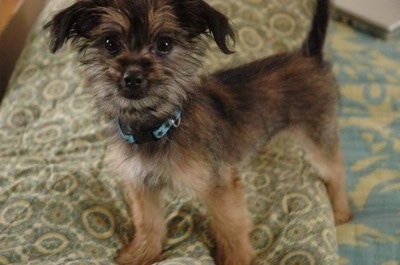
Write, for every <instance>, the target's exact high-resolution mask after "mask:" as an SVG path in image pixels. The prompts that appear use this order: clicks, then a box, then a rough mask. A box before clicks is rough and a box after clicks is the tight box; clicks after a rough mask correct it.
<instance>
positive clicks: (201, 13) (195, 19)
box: [175, 0, 235, 54]
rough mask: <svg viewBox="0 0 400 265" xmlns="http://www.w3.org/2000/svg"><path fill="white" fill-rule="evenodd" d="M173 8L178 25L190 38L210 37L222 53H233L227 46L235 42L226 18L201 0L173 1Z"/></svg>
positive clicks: (233, 33) (232, 31)
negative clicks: (179, 24)
mask: <svg viewBox="0 0 400 265" xmlns="http://www.w3.org/2000/svg"><path fill="white" fill-rule="evenodd" d="M175 7H176V12H177V15H178V17H179V20H180V23H181V25H182V27H183V28H184V29H186V30H187V31H188V32H189V34H190V37H197V36H198V35H200V34H204V35H206V36H209V37H212V38H213V39H214V41H215V42H216V43H217V45H218V47H219V48H220V50H221V51H222V52H224V53H226V54H230V53H232V52H233V51H231V49H230V48H229V46H231V45H232V44H234V42H235V32H234V30H233V29H232V26H231V23H230V22H229V20H228V18H227V17H226V16H224V15H223V14H222V13H220V12H219V11H217V10H215V9H214V8H212V7H211V6H210V5H208V4H207V3H206V2H204V1H203V0H175ZM230 42H232V43H230Z"/></svg>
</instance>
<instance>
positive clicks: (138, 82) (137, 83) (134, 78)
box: [124, 71, 146, 89]
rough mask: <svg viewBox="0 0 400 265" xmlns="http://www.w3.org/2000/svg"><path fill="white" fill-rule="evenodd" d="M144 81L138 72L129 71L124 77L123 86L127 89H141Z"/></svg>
mask: <svg viewBox="0 0 400 265" xmlns="http://www.w3.org/2000/svg"><path fill="white" fill-rule="evenodd" d="M145 81H146V80H145V78H144V75H143V73H142V72H140V71H129V72H127V73H125V75H124V82H125V86H126V87H127V88H129V89H137V88H142V87H143V86H144V84H145Z"/></svg>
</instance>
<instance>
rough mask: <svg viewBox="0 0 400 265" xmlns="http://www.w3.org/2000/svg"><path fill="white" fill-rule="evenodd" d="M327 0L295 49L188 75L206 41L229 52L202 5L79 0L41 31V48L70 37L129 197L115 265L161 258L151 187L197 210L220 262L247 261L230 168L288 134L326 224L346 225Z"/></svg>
mask: <svg viewBox="0 0 400 265" xmlns="http://www.w3.org/2000/svg"><path fill="white" fill-rule="evenodd" d="M328 17H329V1H328V0H318V2H317V5H316V11H315V16H314V18H313V22H312V26H311V30H310V33H309V35H308V37H307V38H306V40H305V41H304V44H303V46H302V48H301V49H299V50H296V51H293V52H290V53H283V54H279V55H275V56H272V57H269V58H265V59H262V60H258V61H255V62H253V63H250V64H247V65H244V66H241V67H238V68H234V69H229V70H224V71H220V72H217V73H214V74H212V75H205V76H203V75H199V69H200V67H201V65H202V64H201V61H202V56H203V54H204V51H205V50H206V49H207V38H205V37H204V36H208V37H210V38H212V39H213V40H214V41H215V42H216V44H217V45H218V47H219V48H220V50H221V51H222V52H224V53H226V54H229V53H231V50H230V48H229V47H230V45H229V44H230V42H232V41H233V39H234V32H233V30H232V28H231V26H230V23H229V21H228V19H227V18H226V17H225V16H224V15H222V14H221V13H220V12H218V11H216V10H215V9H213V8H212V7H210V6H209V5H208V4H207V3H205V2H204V1H202V0H135V1H134V0H112V1H110V0H79V1H77V2H76V3H74V4H73V5H72V6H70V7H68V8H66V9H64V10H62V11H60V12H59V13H58V14H56V15H55V16H54V17H53V18H52V19H51V20H50V21H49V22H48V23H47V24H46V26H45V28H46V30H47V31H49V32H50V36H51V47H52V51H53V52H56V51H57V50H58V49H60V48H61V47H62V46H63V44H64V43H65V42H67V41H68V40H71V41H72V43H73V44H74V47H75V48H76V49H77V51H78V52H79V54H80V59H81V62H82V65H83V73H84V77H85V80H86V84H87V87H88V88H89V89H90V91H91V93H92V94H93V97H94V99H95V102H96V104H97V106H98V107H99V109H100V110H101V111H102V112H104V113H105V114H106V115H107V116H108V118H109V124H110V132H111V139H112V142H111V144H110V146H109V148H110V157H111V158H112V159H113V161H114V162H115V166H116V169H117V170H118V171H119V173H120V174H121V175H122V176H123V177H124V180H125V185H124V187H125V188H126V189H127V191H128V194H129V196H130V199H131V200H132V221H133V223H134V225H135V228H136V233H135V235H134V237H133V241H132V242H131V243H130V244H128V245H127V246H126V247H125V248H124V249H122V250H121V251H120V253H119V257H118V260H117V261H118V262H119V263H120V264H133V265H148V264H151V263H153V262H155V261H157V260H158V259H159V258H160V254H161V251H162V244H163V240H164V238H165V235H166V228H165V224H164V220H163V211H162V203H161V195H160V193H161V191H162V190H163V189H164V188H172V189H176V190H179V191H186V192H191V193H193V194H194V195H195V196H197V197H198V198H201V199H202V200H203V201H204V203H205V204H206V205H207V207H208V209H209V212H210V215H211V218H212V227H213V232H214V235H215V241H216V253H217V254H216V258H215V259H216V262H217V264H220V265H222V264H223V265H248V264H250V263H251V262H252V260H253V258H254V256H255V252H254V251H253V249H252V247H251V244H250V242H249V232H250V230H251V225H250V222H249V220H248V217H247V215H246V206H245V203H244V200H243V191H242V186H241V182H240V179H239V177H238V175H237V173H236V170H235V165H237V164H238V163H239V162H240V161H241V160H242V158H243V157H245V156H246V153H247V152H248V151H250V150H251V149H253V148H254V146H256V143H258V142H260V141H261V142H265V141H267V140H268V139H270V138H271V137H272V136H274V135H275V134H277V133H278V132H281V131H290V132H291V135H293V136H294V137H295V138H296V139H297V140H299V143H300V144H301V145H302V146H303V147H304V149H305V150H306V151H307V153H308V155H309V157H310V161H311V162H312V164H313V165H314V166H315V167H316V168H317V169H318V170H319V172H320V174H321V177H322V179H323V180H324V182H325V183H326V187H327V191H328V194H329V197H330V200H331V204H332V208H333V212H334V216H335V221H336V223H337V224H340V223H343V222H345V221H347V220H349V219H350V217H351V212H350V209H349V205H348V199H347V195H346V191H345V173H344V170H343V165H342V155H341V152H340V150H339V136H338V125H337V112H338V100H339V93H338V88H337V84H336V83H335V81H334V78H333V76H332V74H331V70H330V67H329V65H328V64H327V63H326V62H325V61H324V60H323V55H322V50H323V44H324V39H325V33H326V28H327V24H328Z"/></svg>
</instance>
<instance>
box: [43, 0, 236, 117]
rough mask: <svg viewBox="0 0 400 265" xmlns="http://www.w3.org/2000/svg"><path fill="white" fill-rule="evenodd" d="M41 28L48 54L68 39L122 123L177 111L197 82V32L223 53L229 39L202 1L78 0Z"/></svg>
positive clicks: (224, 23) (104, 104) (200, 47)
mask: <svg viewBox="0 0 400 265" xmlns="http://www.w3.org/2000/svg"><path fill="white" fill-rule="evenodd" d="M45 28H46V29H47V30H49V32H50V35H51V40H52V51H53V52H55V51H57V50H58V49H59V48H61V46H63V44H64V43H65V42H66V41H68V40H69V39H71V40H72V42H73V43H74V46H75V47H76V48H77V49H78V50H79V52H80V55H81V61H82V63H83V66H84V67H83V69H84V75H85V77H86V81H87V85H88V87H89V88H90V89H91V91H92V93H93V95H94V98H95V99H96V102H97V104H98V105H99V107H100V108H101V109H103V110H104V111H105V113H106V114H108V116H109V117H111V118H116V117H118V118H120V119H122V120H124V121H126V122H135V120H137V119H139V118H140V119H141V120H148V121H149V122H150V123H151V122H152V120H153V121H154V120H159V119H164V118H165V117H166V116H168V115H171V113H173V111H175V110H176V109H179V108H180V107H181V104H182V102H183V101H184V100H185V98H186V95H187V92H188V90H190V89H192V88H191V87H192V86H193V82H197V78H198V77H197V73H198V68H199V66H201V60H200V59H201V55H202V54H203V53H204V50H205V49H206V48H207V45H206V44H205V40H204V38H203V37H202V36H209V37H212V38H213V39H214V40H215V42H216V43H217V45H218V46H219V48H220V49H221V50H222V51H223V52H224V53H230V50H229V47H228V45H229V41H230V40H233V37H234V33H233V31H232V29H231V27H230V25H229V21H228V20H227V18H226V17H225V16H223V15H222V14H221V13H219V12H218V11H216V10H215V9H213V8H211V7H210V6H209V5H208V4H206V3H205V2H204V1H202V0H80V1H77V2H76V3H75V4H73V5H72V6H70V7H68V8H66V9H65V10H62V11H61V12H60V13H58V14H57V15H56V16H55V17H54V18H53V19H52V20H51V21H49V22H48V23H47V24H46V26H45Z"/></svg>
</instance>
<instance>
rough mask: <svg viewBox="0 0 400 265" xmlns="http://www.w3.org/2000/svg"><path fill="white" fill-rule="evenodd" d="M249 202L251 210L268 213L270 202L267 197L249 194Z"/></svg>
mask: <svg viewBox="0 0 400 265" xmlns="http://www.w3.org/2000/svg"><path fill="white" fill-rule="evenodd" d="M247 204H248V208H249V211H250V212H251V213H257V214H260V213H266V212H267V211H268V207H269V206H268V205H269V203H268V202H267V200H266V198H265V197H263V196H257V195H249V196H248V197H247Z"/></svg>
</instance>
